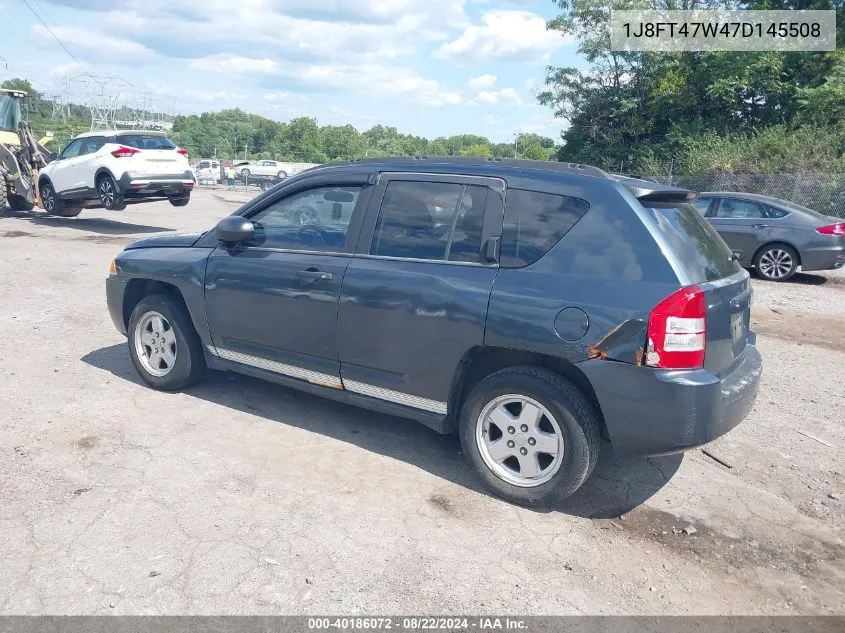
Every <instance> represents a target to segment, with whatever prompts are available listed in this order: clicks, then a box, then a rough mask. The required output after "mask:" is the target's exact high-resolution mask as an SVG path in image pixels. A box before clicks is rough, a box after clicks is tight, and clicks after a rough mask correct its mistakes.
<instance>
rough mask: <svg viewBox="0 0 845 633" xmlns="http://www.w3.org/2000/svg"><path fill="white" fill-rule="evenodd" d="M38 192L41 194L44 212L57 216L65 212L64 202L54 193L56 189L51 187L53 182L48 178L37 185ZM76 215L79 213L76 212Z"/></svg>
mask: <svg viewBox="0 0 845 633" xmlns="http://www.w3.org/2000/svg"><path fill="white" fill-rule="evenodd" d="M39 193H40V195H41V206H42V207H43V208H44V213H46V214H47V215H57V216H59V217H63V216H64V212H65V203H64V200H62V199H61V198H60V197H59V194H57V193H56V190H55V189H54V188H53V183H51V182H50V181H49V180H43V181H41V184H40V185H39ZM77 215H79V214H78V213H77Z"/></svg>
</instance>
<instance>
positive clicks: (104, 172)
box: [94, 167, 120, 189]
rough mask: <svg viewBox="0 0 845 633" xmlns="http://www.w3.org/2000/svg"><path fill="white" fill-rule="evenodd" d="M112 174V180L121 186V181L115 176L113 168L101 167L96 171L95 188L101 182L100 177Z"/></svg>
mask: <svg viewBox="0 0 845 633" xmlns="http://www.w3.org/2000/svg"><path fill="white" fill-rule="evenodd" d="M104 175H105V176H110V177H111V179H112V180H114V182H115V184H116V185H117V186H118V187H120V183H119V182H118V181H117V178H115V177H114V174H113V173H112V171H111V169H109V168H108V167H100V168H99V169H97V171H95V172H94V188H95V189H96V188H97V183H98V182H100V178H102V177H103V176H104Z"/></svg>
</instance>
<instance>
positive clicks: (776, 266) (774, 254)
mask: <svg viewBox="0 0 845 633" xmlns="http://www.w3.org/2000/svg"><path fill="white" fill-rule="evenodd" d="M754 268H755V269H756V271H757V274H758V275H760V276H761V277H762V278H763V279H768V280H769V281H788V280H789V279H792V277H793V276H794V275H795V271H797V270H798V253H796V252H795V249H794V248H792V247H791V246H787V245H786V244H771V245H769V246H765V247H763V248H762V249H761V250H760V252H759V253H757V257H755V258H754Z"/></svg>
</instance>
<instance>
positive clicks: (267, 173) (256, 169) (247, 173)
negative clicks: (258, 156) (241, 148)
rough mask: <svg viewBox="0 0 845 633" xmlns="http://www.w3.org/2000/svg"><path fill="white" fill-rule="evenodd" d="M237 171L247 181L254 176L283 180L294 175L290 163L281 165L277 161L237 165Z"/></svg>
mask: <svg viewBox="0 0 845 633" xmlns="http://www.w3.org/2000/svg"><path fill="white" fill-rule="evenodd" d="M234 169H235V171H236V172H237V173H238V174H239V175H240V177H241V178H244V179H247V178H251V177H254V176H259V177H262V178H268V177H269V178H278V179H279V180H283V179H284V178H287V177H288V176H291V175H293V174H292V173H291V171H292V165H291V164H290V163H280V162H278V161H275V160H259V161H258V162H255V163H242V164H237V163H235V167H234Z"/></svg>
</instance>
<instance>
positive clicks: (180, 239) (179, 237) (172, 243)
mask: <svg viewBox="0 0 845 633" xmlns="http://www.w3.org/2000/svg"><path fill="white" fill-rule="evenodd" d="M203 235H205V233H176V234H170V235H155V236H152V237H142V238H141V239H140V240H135V241H134V242H132V243H131V244H130V245H129V246H127V247H126V250H129V249H132V248H178V247H182V248H185V247H189V246H193V245H194V243H195V242H196V241H197V240H198V239H199V238H201V237H202V236H203Z"/></svg>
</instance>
